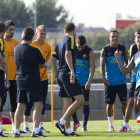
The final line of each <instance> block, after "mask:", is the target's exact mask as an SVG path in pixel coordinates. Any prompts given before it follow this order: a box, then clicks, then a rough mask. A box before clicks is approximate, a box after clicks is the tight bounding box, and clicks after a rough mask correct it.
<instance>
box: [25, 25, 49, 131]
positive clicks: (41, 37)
mask: <svg viewBox="0 0 140 140" xmlns="http://www.w3.org/2000/svg"><path fill="white" fill-rule="evenodd" d="M46 33H47V30H46V27H45V26H44V25H40V26H38V27H37V28H36V37H37V39H36V40H35V41H33V42H32V43H31V45H33V46H36V47H38V48H40V50H41V52H42V54H43V57H44V59H45V60H46V63H47V61H48V60H49V59H50V56H51V45H50V44H48V43H47V42H45V39H46ZM40 79H41V85H42V89H43V109H42V117H41V121H40V125H39V129H40V131H41V132H43V133H49V131H47V130H45V129H44V127H43V119H44V114H45V101H46V98H47V92H48V72H47V69H46V68H40ZM32 106H33V104H29V105H27V106H26V108H25V111H24V131H25V132H27V133H29V132H30V130H29V126H28V122H29V117H30V113H31V108H32Z"/></svg>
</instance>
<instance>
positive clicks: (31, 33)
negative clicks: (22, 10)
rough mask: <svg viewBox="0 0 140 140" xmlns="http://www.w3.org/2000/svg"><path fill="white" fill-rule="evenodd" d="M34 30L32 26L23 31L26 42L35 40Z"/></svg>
mask: <svg viewBox="0 0 140 140" xmlns="http://www.w3.org/2000/svg"><path fill="white" fill-rule="evenodd" d="M34 34H35V33H34V30H33V28H32V27H31V26H28V27H26V28H24V30H23V31H22V37H21V39H22V40H26V41H30V40H32V39H33V37H34Z"/></svg>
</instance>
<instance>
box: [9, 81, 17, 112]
mask: <svg viewBox="0 0 140 140" xmlns="http://www.w3.org/2000/svg"><path fill="white" fill-rule="evenodd" d="M9 82H10V87H9V89H8V92H9V98H10V104H11V108H10V112H15V111H16V108H17V102H16V99H17V82H16V80H9Z"/></svg>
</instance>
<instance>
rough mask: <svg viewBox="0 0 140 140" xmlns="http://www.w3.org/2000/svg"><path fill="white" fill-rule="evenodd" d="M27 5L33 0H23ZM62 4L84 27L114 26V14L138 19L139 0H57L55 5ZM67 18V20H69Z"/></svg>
mask: <svg viewBox="0 0 140 140" xmlns="http://www.w3.org/2000/svg"><path fill="white" fill-rule="evenodd" d="M24 1H25V3H26V5H29V4H30V3H31V2H33V1H34V0H24ZM59 5H63V7H64V8H65V10H67V11H68V12H69V19H71V18H72V17H73V22H74V23H75V24H76V25H78V24H80V23H84V25H85V27H103V28H105V29H106V30H110V29H111V28H115V21H116V14H121V17H122V18H123V19H127V16H128V15H129V16H132V17H135V19H140V0H58V2H57V6H59ZM69 19H68V20H69Z"/></svg>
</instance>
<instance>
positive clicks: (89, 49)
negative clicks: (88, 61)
mask: <svg viewBox="0 0 140 140" xmlns="http://www.w3.org/2000/svg"><path fill="white" fill-rule="evenodd" d="M85 48H86V49H87V50H88V51H91V50H93V49H92V48H90V47H89V46H87V45H86V46H85Z"/></svg>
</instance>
